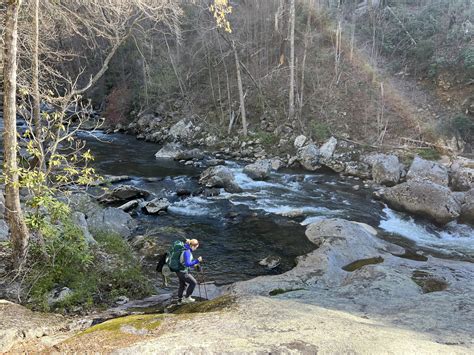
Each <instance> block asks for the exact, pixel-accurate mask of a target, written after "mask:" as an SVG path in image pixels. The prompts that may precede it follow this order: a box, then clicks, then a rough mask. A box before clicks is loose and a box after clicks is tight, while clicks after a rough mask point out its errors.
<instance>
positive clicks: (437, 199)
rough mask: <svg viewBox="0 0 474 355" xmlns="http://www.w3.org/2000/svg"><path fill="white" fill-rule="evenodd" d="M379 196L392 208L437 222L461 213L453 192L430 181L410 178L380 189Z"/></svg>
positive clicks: (455, 216) (439, 222)
mask: <svg viewBox="0 0 474 355" xmlns="http://www.w3.org/2000/svg"><path fill="white" fill-rule="evenodd" d="M380 196H381V198H382V199H383V200H384V201H386V202H387V203H388V204H389V205H390V206H391V207H393V208H394V209H397V210H402V211H408V212H410V213H414V214H417V215H420V216H423V217H426V218H428V219H431V220H432V221H434V222H436V223H438V224H446V223H448V222H450V221H453V220H455V219H456V218H458V217H459V215H460V213H461V205H460V203H459V201H458V199H456V198H455V196H454V195H453V193H452V192H451V191H450V190H449V189H448V188H447V187H444V186H441V185H438V184H435V183H432V182H427V181H416V180H410V181H408V182H405V183H403V184H400V185H397V186H394V187H391V188H387V189H385V190H382V191H380Z"/></svg>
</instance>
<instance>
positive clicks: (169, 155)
mask: <svg viewBox="0 0 474 355" xmlns="http://www.w3.org/2000/svg"><path fill="white" fill-rule="evenodd" d="M182 151H183V147H182V146H181V145H180V144H178V143H168V144H165V145H164V146H163V147H162V148H161V149H160V150H159V151H158V152H156V154H155V158H157V159H176V157H177V156H178V154H181V153H182Z"/></svg>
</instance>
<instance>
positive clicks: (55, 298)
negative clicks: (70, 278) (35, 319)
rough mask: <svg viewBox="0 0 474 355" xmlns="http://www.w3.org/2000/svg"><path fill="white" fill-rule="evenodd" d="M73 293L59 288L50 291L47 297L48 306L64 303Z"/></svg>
mask: <svg viewBox="0 0 474 355" xmlns="http://www.w3.org/2000/svg"><path fill="white" fill-rule="evenodd" d="M73 294H74V292H73V291H72V290H71V289H69V288H68V287H60V288H55V289H54V290H52V291H51V292H50V293H49V295H48V305H50V306H53V305H55V304H56V303H59V302H62V301H65V300H66V299H67V298H68V297H70V296H72V295H73Z"/></svg>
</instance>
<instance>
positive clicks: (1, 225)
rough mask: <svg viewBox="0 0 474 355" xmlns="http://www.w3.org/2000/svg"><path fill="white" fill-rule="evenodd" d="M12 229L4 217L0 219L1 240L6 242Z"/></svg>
mask: <svg viewBox="0 0 474 355" xmlns="http://www.w3.org/2000/svg"><path fill="white" fill-rule="evenodd" d="M9 233H10V229H9V228H8V224H7V222H5V220H4V219H0V242H5V241H7V240H8V234H9Z"/></svg>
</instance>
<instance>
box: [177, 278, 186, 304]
mask: <svg viewBox="0 0 474 355" xmlns="http://www.w3.org/2000/svg"><path fill="white" fill-rule="evenodd" d="M176 275H178V280H179V287H178V299H179V300H181V299H182V298H183V292H184V288H185V287H186V274H185V273H184V272H180V271H178V272H177V273H176Z"/></svg>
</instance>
